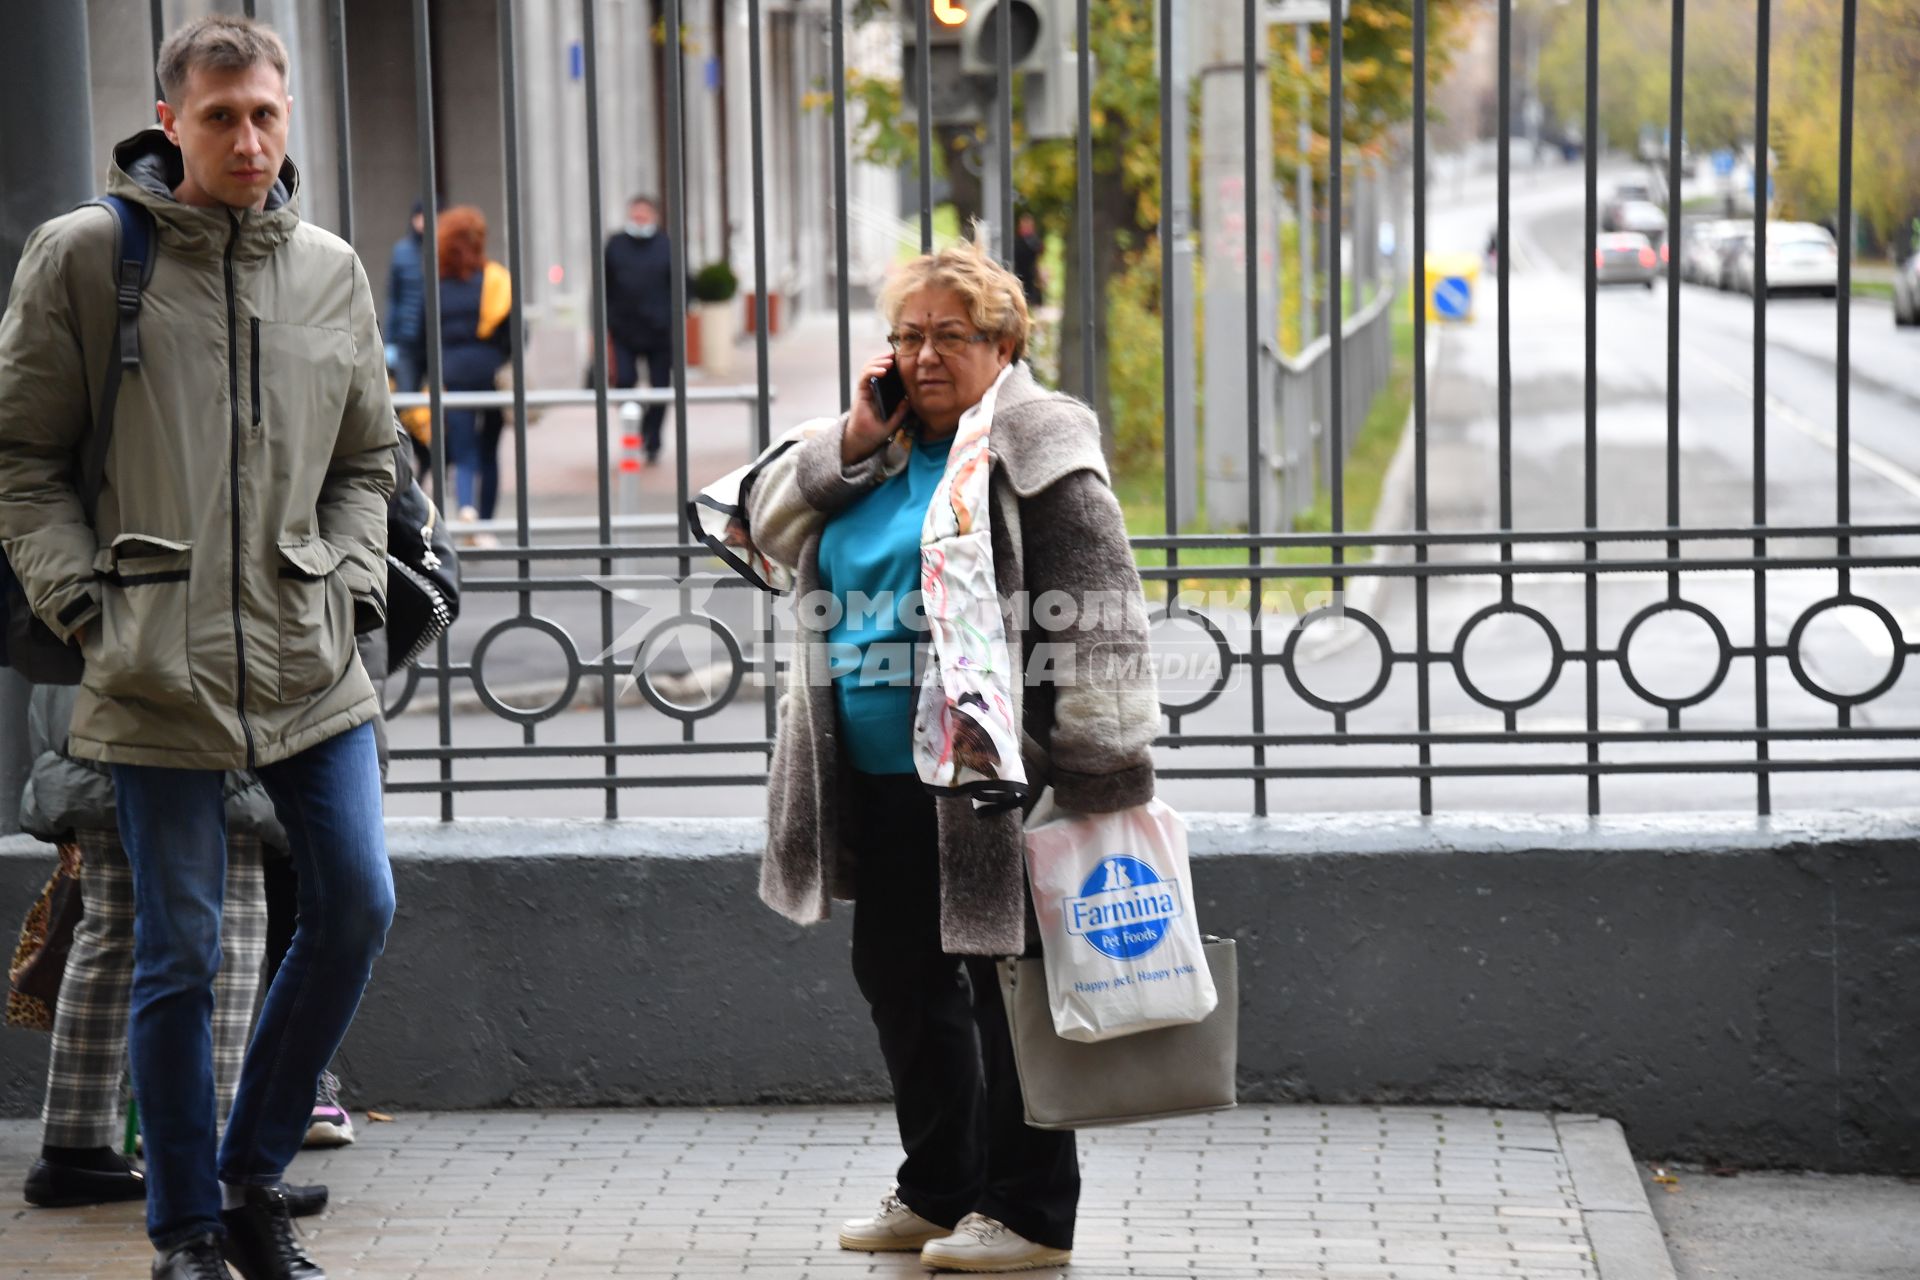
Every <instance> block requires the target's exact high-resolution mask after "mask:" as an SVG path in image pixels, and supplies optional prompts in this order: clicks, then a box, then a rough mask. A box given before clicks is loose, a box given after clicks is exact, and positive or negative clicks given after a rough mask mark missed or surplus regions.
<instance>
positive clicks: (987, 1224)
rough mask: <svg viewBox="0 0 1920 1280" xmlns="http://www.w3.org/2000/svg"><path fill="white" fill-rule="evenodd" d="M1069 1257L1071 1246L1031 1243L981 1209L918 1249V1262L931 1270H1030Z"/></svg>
mask: <svg viewBox="0 0 1920 1280" xmlns="http://www.w3.org/2000/svg"><path fill="white" fill-rule="evenodd" d="M1071 1261H1073V1253H1072V1251H1071V1250H1068V1249H1051V1248H1048V1247H1047V1246H1046V1245H1044V1244H1035V1243H1034V1242H1033V1241H1031V1240H1029V1239H1027V1238H1026V1237H1025V1236H1022V1235H1021V1234H1020V1233H1019V1232H1017V1231H1015V1230H1013V1228H1011V1227H1009V1226H1007V1225H1006V1224H1005V1223H1004V1222H995V1221H994V1220H993V1219H992V1218H989V1217H987V1216H986V1215H985V1214H984V1213H970V1214H968V1215H967V1216H966V1217H964V1218H962V1219H960V1225H959V1226H957V1227H955V1228H954V1229H953V1234H952V1235H950V1236H946V1237H943V1238H941V1239H939V1240H929V1241H927V1243H926V1247H925V1248H923V1249H921V1250H920V1263H921V1265H922V1266H926V1267H930V1268H932V1269H933V1270H935V1271H1032V1270H1034V1269H1035V1268H1036V1267H1064V1266H1066V1265H1067V1264H1068V1263H1069V1262H1071Z"/></svg>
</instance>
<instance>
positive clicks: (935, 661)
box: [913, 365, 1028, 808]
mask: <svg viewBox="0 0 1920 1280" xmlns="http://www.w3.org/2000/svg"><path fill="white" fill-rule="evenodd" d="M1012 367H1013V366H1012V365H1009V366H1007V369H1003V370H1001V371H1000V376H999V377H998V378H996V379H994V383H993V385H992V386H991V387H989V388H987V393H986V395H984V396H982V397H981V398H980V402H979V403H978V404H976V405H974V406H973V407H972V408H970V409H968V410H967V411H966V412H965V413H963V414H961V415H960V425H959V427H958V428H957V429H956V430H955V432H954V438H953V445H952V447H951V448H950V450H949V451H948V453H947V468H946V473H945V474H944V475H942V476H941V477H940V485H939V487H938V488H936V489H935V490H934V491H933V499H932V501H931V502H930V503H929V504H928V506H927V518H926V522H925V523H924V524H923V525H922V526H921V528H920V591H921V597H922V601H923V608H924V611H925V614H926V619H927V641H928V648H929V651H930V652H929V654H928V657H929V662H928V665H927V673H926V677H925V678H924V679H923V680H922V681H921V683H920V703H919V709H918V711H917V713H916V714H915V716H914V718H913V762H914V767H915V768H916V770H917V771H918V772H919V774H920V781H921V782H923V783H925V784H926V785H927V786H928V787H929V788H932V789H934V790H938V791H963V792H965V793H967V794H969V795H971V796H972V797H973V802H974V807H976V808H1004V807H1007V806H1009V805H1012V804H1017V803H1019V802H1020V801H1022V800H1024V799H1025V798H1026V795H1027V791H1028V787H1027V774H1026V769H1025V767H1024V765H1023V764H1022V762H1021V759H1020V727H1019V725H1018V723H1017V722H1016V721H1015V719H1014V701H1013V683H1012V682H1013V681H1014V680H1016V679H1018V678H1019V674H1020V673H1019V671H1018V669H1017V668H1016V667H1015V665H1014V656H1013V653H1012V651H1011V649H1010V648H1009V647H1008V644H1007V631H1006V624H1005V620H1004V618H1003V617H1002V615H1001V613H1000V590H999V586H998V583H997V582H996V581H995V579H994V575H993V515H992V506H991V501H990V494H989V486H988V481H989V478H990V472H991V471H992V463H993V449H992V436H993V407H994V402H995V400H996V399H997V398H998V397H999V393H1000V386H1001V384H1002V383H1004V382H1005V381H1006V378H1007V372H1008V370H1010V369H1012Z"/></svg>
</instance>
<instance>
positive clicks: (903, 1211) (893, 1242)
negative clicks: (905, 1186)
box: [840, 1187, 947, 1253]
mask: <svg viewBox="0 0 1920 1280" xmlns="http://www.w3.org/2000/svg"><path fill="white" fill-rule="evenodd" d="M899 1193H900V1188H898V1187H894V1188H892V1189H891V1190H889V1191H888V1192H887V1194H886V1195H884V1196H882V1197H880V1212H878V1213H876V1214H874V1215H873V1216H872V1217H871V1218H851V1219H849V1220H848V1221H846V1222H843V1223H841V1224H840V1247H841V1248H842V1249H855V1250H858V1251H860V1252H862V1253H909V1252H912V1251H914V1250H917V1249H918V1248H919V1247H920V1246H921V1245H923V1244H925V1243H926V1242H927V1241H929V1240H933V1239H937V1238H938V1237H940V1236H943V1235H945V1234H946V1233H947V1229H946V1228H945V1227H943V1226H940V1225H939V1224H938V1223H933V1222H928V1221H927V1220H926V1219H925V1218H923V1217H921V1216H920V1215H919V1214H917V1213H915V1212H914V1211H913V1210H911V1209H909V1208H907V1206H906V1205H905V1204H904V1203H902V1201H901V1199H900V1194H899Z"/></svg>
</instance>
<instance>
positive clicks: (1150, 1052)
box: [1000, 938, 1240, 1129]
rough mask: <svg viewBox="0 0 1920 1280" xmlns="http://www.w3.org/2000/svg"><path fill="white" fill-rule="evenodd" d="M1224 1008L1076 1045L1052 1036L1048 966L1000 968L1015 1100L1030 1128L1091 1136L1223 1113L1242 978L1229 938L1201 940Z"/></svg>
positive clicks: (1016, 963) (1032, 963) (1230, 1102)
mask: <svg viewBox="0 0 1920 1280" xmlns="http://www.w3.org/2000/svg"><path fill="white" fill-rule="evenodd" d="M1203 946H1204V947H1205V949H1206V953H1207V967H1208V968H1209V969H1210V970H1212V972H1213V985H1214V987H1215V988H1216V989H1217V990H1218V991H1219V993H1220V1003H1219V1005H1218V1006H1217V1007H1216V1008H1215V1009H1214V1011H1213V1012H1212V1013H1210V1014H1208V1015H1207V1016H1206V1018H1205V1019H1203V1020H1202V1021H1200V1022H1195V1023H1189V1024H1188V1025H1186V1026H1178V1027H1161V1028H1158V1029H1157V1030H1153V1031H1142V1032H1139V1033H1137V1034H1135V1035H1130V1036H1120V1037H1117V1038H1115V1039H1112V1040H1101V1041H1098V1042H1097V1043H1094V1044H1081V1043H1078V1042H1076V1041H1073V1040H1062V1039H1061V1038H1060V1037H1059V1036H1057V1035H1055V1034H1054V1030H1053V1011H1052V1009H1051V1008H1050V1007H1049V1005H1048V1002H1047V972H1046V963H1045V961H1043V960H1041V959H1040V958H1039V957H1037V956H1036V957H1031V958H1026V959H1009V960H1003V961H1001V963H1000V995H1001V997H1002V998H1003V1000H1004V1002H1005V1004H1006V1006H1007V1027H1008V1030H1010V1031H1011V1032H1012V1034H1013V1059H1014V1063H1015V1065H1016V1066H1017V1067H1018V1068H1019V1071H1020V1096H1021V1097H1022V1099H1024V1101H1025V1102H1026V1110H1027V1123H1028V1124H1030V1125H1032V1126H1033V1127H1034V1128H1036V1129H1093V1128H1098V1127H1099V1126H1101V1125H1114V1124H1139V1123H1142V1122H1144V1121H1148V1120H1166V1119H1170V1118H1172V1117H1174V1116H1191V1115H1199V1114H1201V1113H1203V1112H1207V1111H1226V1110H1228V1109H1230V1108H1231V1107H1233V1106H1234V1105H1235V1103H1236V1096H1235V1092H1234V1072H1235V1069H1236V1067H1237V1066H1238V1064H1239V1059H1240V980H1239V967H1238V964H1237V963H1236V960H1235V955H1234V949H1233V939H1232V938H1207V939H1206V940H1205V942H1204V943H1203Z"/></svg>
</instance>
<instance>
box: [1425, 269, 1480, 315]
mask: <svg viewBox="0 0 1920 1280" xmlns="http://www.w3.org/2000/svg"><path fill="white" fill-rule="evenodd" d="M1472 307H1473V287H1472V286H1471V285H1469V284H1468V283H1467V282H1466V281H1465V280H1464V279H1462V278H1461V277H1459V276H1448V277H1446V278H1445V279H1444V280H1442V281H1441V282H1440V283H1439V284H1436V285H1435V286H1433V309H1434V310H1435V311H1437V312H1439V313H1440V314H1441V315H1443V316H1445V317H1447V319H1449V320H1464V319H1466V318H1467V313H1468V311H1469V310H1471V309H1472Z"/></svg>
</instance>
